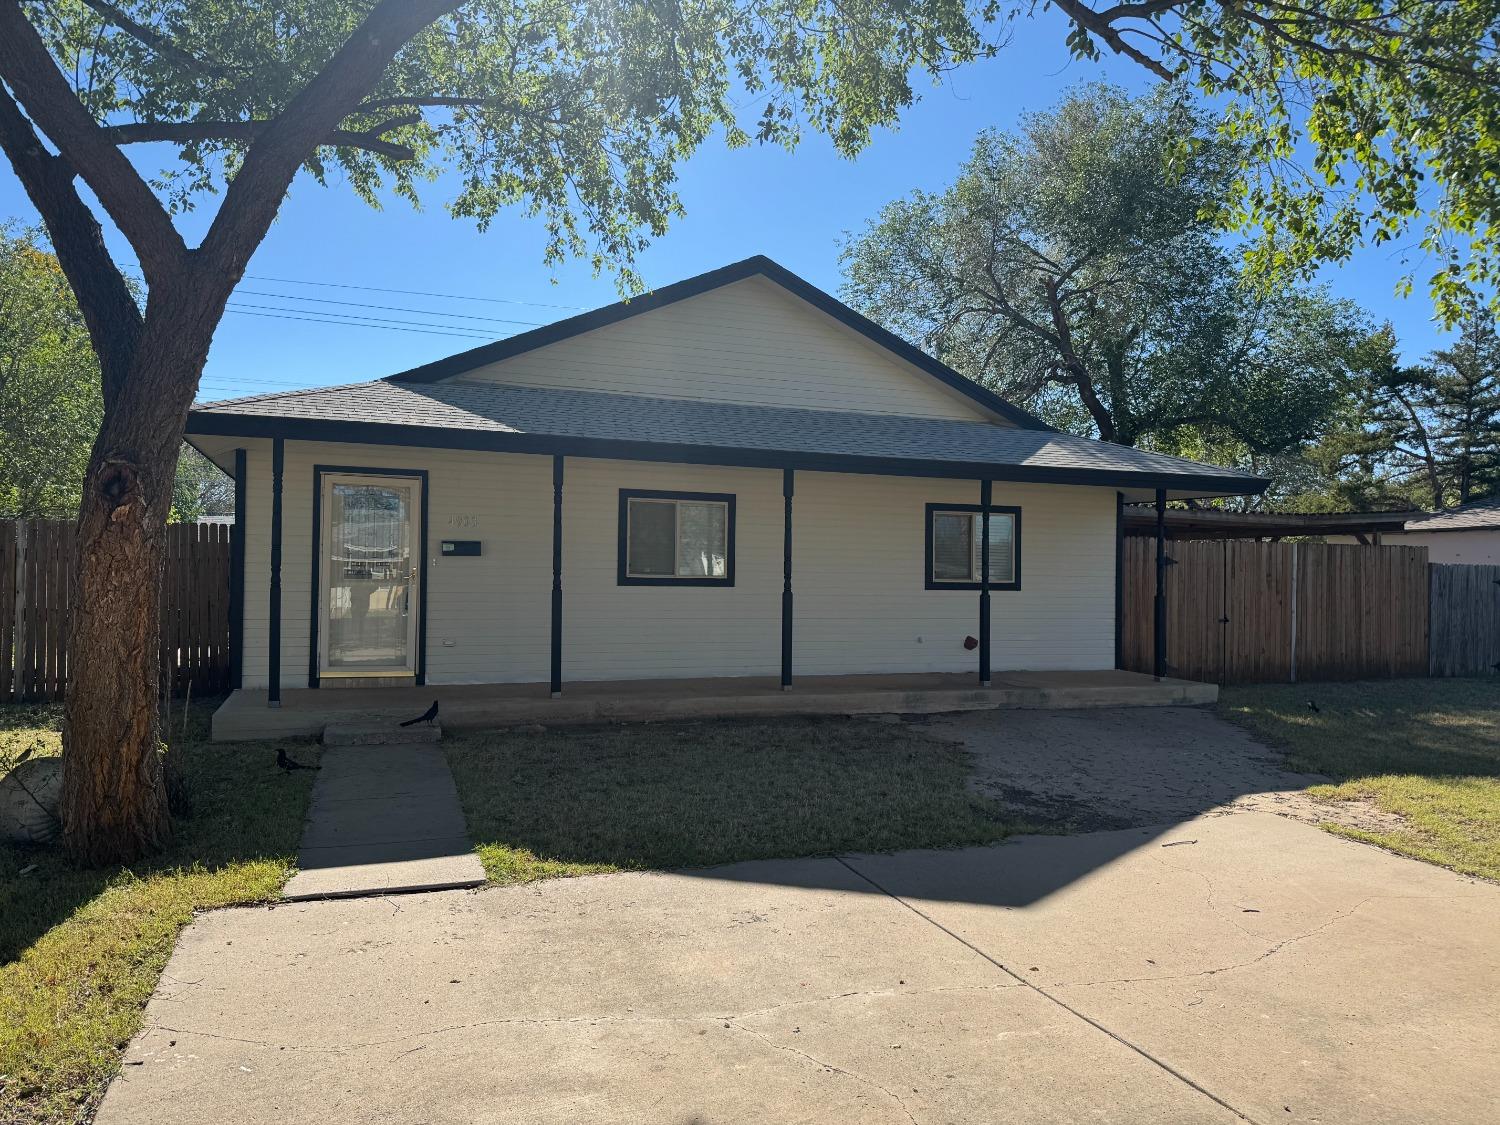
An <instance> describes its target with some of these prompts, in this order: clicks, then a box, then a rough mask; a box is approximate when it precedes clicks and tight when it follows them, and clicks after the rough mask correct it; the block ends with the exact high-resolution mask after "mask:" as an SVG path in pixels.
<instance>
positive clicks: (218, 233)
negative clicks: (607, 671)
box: [196, 0, 463, 296]
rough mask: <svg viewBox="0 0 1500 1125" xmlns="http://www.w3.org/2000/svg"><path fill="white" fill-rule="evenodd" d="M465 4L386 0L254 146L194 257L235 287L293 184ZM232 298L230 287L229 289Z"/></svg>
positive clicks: (458, 0)
mask: <svg viewBox="0 0 1500 1125" xmlns="http://www.w3.org/2000/svg"><path fill="white" fill-rule="evenodd" d="M462 3H463V0H381V2H380V3H379V4H378V5H376V7H375V8H374V9H373V10H372V11H371V12H370V14H369V15H368V16H366V17H365V20H364V22H363V23H362V24H360V26H359V27H358V28H357V29H356V30H355V31H354V33H353V34H352V35H351V36H350V37H349V39H348V40H347V41H346V42H345V43H344V45H343V46H342V47H340V48H339V49H338V51H337V52H336V53H335V54H334V56H333V58H332V59H330V60H329V62H328V65H327V66H325V67H323V69H322V70H321V71H319V72H318V75H317V76H316V77H315V78H313V80H312V81H311V82H309V83H308V84H307V85H306V86H305V87H304V88H303V89H302V91H301V92H300V93H299V94H298V95H297V96H296V97H295V98H293V99H292V100H291V102H290V103H289V104H288V105H287V106H286V108H285V109H284V110H283V111H282V112H281V113H280V114H279V115H278V116H277V118H276V120H275V121H273V122H272V123H271V124H270V126H269V127H268V128H267V129H266V130H265V131H264V132H263V133H262V134H261V135H260V136H259V137H258V138H256V140H255V142H254V143H253V144H252V145H251V146H250V150H249V151H248V152H247V153H246V154H245V160H244V163H243V164H242V165H241V166H240V169H239V172H238V173H237V174H236V175H235V177H234V179H233V181H231V183H230V185H229V188H228V190H227V191H226V192H225V193H224V203H223V205H222V206H221V207H220V208H219V213H218V215H216V216H215V217H214V221H213V225H212V226H211V227H210V228H209V231H208V235H207V237H206V238H204V240H203V245H202V246H201V247H200V248H199V250H198V251H197V252H196V253H197V254H198V255H201V260H202V261H203V262H204V264H205V274H206V276H209V277H215V278H217V280H218V282H219V283H220V284H226V285H227V286H229V287H232V286H233V285H234V284H235V283H236V282H238V280H239V278H240V274H241V273H243V272H244V268H245V264H246V263H247V262H248V261H249V260H250V255H251V254H252V253H254V252H255V248H256V246H258V245H259V244H260V240H261V239H262V238H263V237H265V233H266V231H267V229H269V227H270V225H271V222H272V220H274V219H275V218H276V212H277V211H278V210H279V209H280V207H281V201H282V198H283V197H284V196H285V195H286V192H287V189H288V188H289V187H291V184H292V179H293V177H295V176H296V174H297V171H298V169H300V168H301V167H302V166H303V164H305V163H306V161H307V158H308V157H309V156H310V155H311V154H312V153H313V152H314V151H315V150H316V149H317V148H318V146H319V145H321V144H323V143H325V138H327V137H328V136H329V135H330V134H332V133H333V132H334V130H335V129H337V127H338V124H339V122H341V121H342V120H343V119H344V118H345V117H347V116H349V114H350V113H352V112H353V111H354V110H355V107H357V106H358V105H359V103H360V101H361V99H363V98H364V97H365V96H366V95H367V94H368V93H369V92H370V90H371V88H373V87H374V85H375V84H376V83H377V82H379V81H380V76H381V75H382V74H383V73H384V72H385V68H386V67H387V66H388V65H389V64H390V62H391V60H392V59H393V58H395V56H396V53H397V52H398V51H400V50H401V48H402V47H403V46H405V45H406V43H407V42H408V41H410V40H411V38H412V37H413V36H415V35H417V34H418V33H419V32H421V31H422V29H423V28H425V27H427V26H428V25H429V24H431V23H433V22H434V21H435V20H437V19H439V18H441V17H442V16H444V15H446V14H447V13H448V12H451V11H452V10H453V9H455V8H457V7H459V6H460V5H461V4H462ZM224 292H225V294H226V296H227V294H228V292H229V289H228V288H226V289H225V290H224Z"/></svg>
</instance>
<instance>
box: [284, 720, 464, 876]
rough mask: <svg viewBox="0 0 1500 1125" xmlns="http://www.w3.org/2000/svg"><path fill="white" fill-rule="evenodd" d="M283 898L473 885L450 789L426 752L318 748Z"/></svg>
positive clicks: (436, 757)
mask: <svg viewBox="0 0 1500 1125" xmlns="http://www.w3.org/2000/svg"><path fill="white" fill-rule="evenodd" d="M297 867H298V871H297V874H296V875H294V876H292V878H291V880H290V881H289V882H288V883H287V885H286V894H285V897H286V898H288V899H293V900H298V899H316V898H348V897H354V896H359V895H370V894H390V893H392V892H395V891H419V890H421V891H428V890H443V889H448V888H455V887H477V886H479V885H480V884H482V883H483V882H484V869H483V868H482V867H481V866H480V863H479V857H478V856H476V855H475V854H474V848H473V844H472V843H471V842H470V841H469V836H468V829H467V827H466V825H465V824H464V815H463V810H462V809H461V808H460V807H459V803H458V790H457V789H456V788H455V786H454V784H453V775H452V773H450V772H449V770H448V763H447V760H446V759H445V758H444V757H443V752H442V750H440V749H439V748H438V747H436V746H431V745H416V746H340V747H332V748H329V749H327V750H325V751H324V753H323V759H322V772H321V773H319V775H318V780H317V782H316V783H315V784H314V786H313V793H312V801H311V803H310V804H309V805H308V810H307V823H306V825H305V826H304V828H303V830H302V847H301V850H300V851H299V852H298V853H297Z"/></svg>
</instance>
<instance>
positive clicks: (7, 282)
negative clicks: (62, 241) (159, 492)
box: [0, 225, 234, 520]
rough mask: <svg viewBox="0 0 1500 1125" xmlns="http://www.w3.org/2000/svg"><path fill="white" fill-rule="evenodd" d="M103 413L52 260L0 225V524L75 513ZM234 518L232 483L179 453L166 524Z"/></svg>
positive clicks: (26, 236) (26, 235)
mask: <svg viewBox="0 0 1500 1125" xmlns="http://www.w3.org/2000/svg"><path fill="white" fill-rule="evenodd" d="M103 412H104V404H103V401H102V398H101V396H100V393H99V361H98V360H97V359H96V358H95V357H94V353H93V350H92V349H91V348H90V346H89V336H88V329H87V328H86V327H85V325H84V323H83V315H82V313H80V312H79V310H78V302H77V301H75V300H74V299H73V291H72V290H71V289H69V288H68V282H67V279H66V278H65V277H64V276H63V272H62V267H61V266H59V265H58V262H57V258H56V256H55V255H54V254H53V253H52V252H51V251H50V250H49V249H48V248H47V246H46V245H45V242H44V240H43V239H42V238H41V237H40V236H39V235H38V233H37V232H35V231H29V230H25V229H22V228H20V227H16V226H14V225H13V226H10V227H0V449H3V450H4V451H5V456H4V457H3V458H0V518H7V519H8V518H15V517H20V518H25V519H65V518H67V519H70V518H72V517H73V516H76V515H77V514H78V500H79V497H81V496H82V495H83V475H84V470H85V469H86V468H87V467H88V460H89V448H90V447H91V446H92V445H93V443H94V437H95V435H96V434H98V432H99V420H100V417H101V416H102V414H103ZM233 512H234V488H233V481H231V480H230V479H229V477H227V476H225V475H224V473H223V471H222V470H220V469H219V467H218V466H216V465H215V464H214V463H213V462H212V461H210V460H208V458H206V457H204V456H203V455H202V454H200V453H198V452H197V450H195V449H193V448H191V447H190V446H184V448H183V451H182V456H181V457H180V458H179V459H178V462H177V475H176V479H175V482H174V484H173V500H172V513H173V514H172V518H173V519H175V520H194V519H197V518H198V517H199V516H210V515H231V514H233Z"/></svg>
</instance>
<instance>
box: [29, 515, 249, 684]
mask: <svg viewBox="0 0 1500 1125" xmlns="http://www.w3.org/2000/svg"><path fill="white" fill-rule="evenodd" d="M229 533H230V529H229V527H228V526H226V525H223V524H193V523H184V524H171V525H170V526H168V528H167V559H166V566H165V569H164V573H163V575H162V597H161V633H160V638H161V667H162V678H163V681H164V683H163V687H164V688H168V689H170V690H171V692H172V693H173V694H180V693H182V692H185V691H186V690H187V689H188V686H189V685H191V686H192V690H193V693H194V694H199V693H213V692H219V691H224V690H225V689H226V688H227V687H228V686H229ZM74 553H75V544H74V533H73V523H72V521H71V520H0V703H12V702H46V701H50V700H59V699H61V698H62V697H63V691H64V689H65V687H66V685H67V682H68V661H69V660H70V659H72V658H73V657H71V656H70V654H69V653H68V651H67V648H68V630H67V622H68V607H69V605H70V604H71V593H72V592H71V589H70V587H71V584H72V575H73V560H74Z"/></svg>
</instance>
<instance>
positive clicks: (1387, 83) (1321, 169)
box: [1030, 0, 1500, 326]
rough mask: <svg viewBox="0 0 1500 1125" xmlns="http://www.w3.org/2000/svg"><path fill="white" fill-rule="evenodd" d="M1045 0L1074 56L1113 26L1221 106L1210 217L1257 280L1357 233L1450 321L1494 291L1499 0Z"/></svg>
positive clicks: (1499, 199)
mask: <svg viewBox="0 0 1500 1125" xmlns="http://www.w3.org/2000/svg"><path fill="white" fill-rule="evenodd" d="M1049 2H1050V3H1056V4H1057V6H1058V7H1059V8H1061V9H1062V10H1063V12H1064V13H1065V14H1066V15H1068V16H1069V18H1070V20H1071V24H1070V26H1071V29H1072V30H1071V34H1070V35H1069V39H1068V44H1069V47H1070V49H1071V50H1072V52H1073V54H1074V55H1075V56H1077V57H1079V58H1095V57H1097V55H1098V50H1099V48H1098V43H1099V42H1100V41H1101V36H1103V35H1105V34H1110V35H1114V36H1116V37H1117V39H1116V40H1115V41H1113V42H1110V46H1111V48H1112V49H1114V50H1116V51H1121V52H1123V53H1126V54H1129V55H1130V56H1131V57H1133V58H1135V59H1136V60H1137V61H1139V62H1142V63H1143V64H1144V65H1147V66H1151V67H1152V68H1153V69H1155V68H1157V67H1162V66H1164V67H1166V68H1167V69H1168V70H1171V71H1173V72H1176V73H1177V74H1179V76H1180V78H1179V81H1181V82H1183V83H1184V84H1185V85H1190V86H1192V87H1194V88H1196V89H1197V90H1198V91H1199V93H1200V94H1201V95H1202V96H1203V97H1204V98H1205V100H1206V101H1207V102H1208V103H1209V104H1211V105H1214V106H1216V107H1220V108H1221V110H1222V116H1221V117H1220V119H1219V124H1218V128H1219V132H1220V135H1221V136H1222V137H1223V138H1224V139H1226V140H1227V141H1229V142H1231V143H1232V144H1234V145H1235V146H1236V147H1237V148H1238V150H1239V151H1240V153H1241V159H1240V166H1239V172H1238V174H1237V175H1236V176H1235V177H1234V179H1233V181H1232V182H1231V184H1230V185H1229V190H1228V192H1227V198H1228V200H1229V203H1228V205H1227V206H1226V207H1225V209H1224V210H1223V212H1222V218H1223V220H1224V221H1225V222H1226V223H1227V225H1228V226H1229V227H1230V229H1233V230H1237V231H1240V232H1243V233H1246V234H1249V235H1253V241H1252V242H1251V243H1250V245H1249V246H1248V248H1247V259H1246V260H1247V262H1248V265H1249V267H1250V271H1251V275H1252V277H1253V278H1254V279H1255V280H1256V281H1257V282H1258V283H1259V284H1261V285H1263V286H1265V287H1267V288H1271V287H1274V286H1276V285H1278V284H1280V282H1281V279H1283V278H1285V277H1286V276H1288V275H1289V274H1298V273H1303V274H1305V273H1306V272H1308V271H1310V270H1311V269H1313V268H1314V267H1316V266H1317V265H1319V264H1322V263H1325V262H1342V261H1347V260H1348V258H1349V256H1350V255H1351V253H1352V252H1353V251H1354V250H1355V249H1356V248H1358V247H1359V246H1361V245H1364V244H1370V243H1373V244H1377V245H1380V244H1388V245H1394V246H1396V247H1398V248H1399V253H1400V256H1401V260H1402V261H1403V262H1404V263H1405V264H1406V265H1407V267H1408V270H1409V272H1408V273H1407V275H1406V278H1405V280H1404V281H1403V283H1402V286H1401V288H1402V289H1403V290H1404V291H1410V290H1411V289H1413V288H1414V287H1415V283H1416V279H1417V275H1418V274H1419V273H1421V272H1425V271H1429V270H1430V271H1431V272H1430V274H1429V275H1428V276H1427V278H1426V282H1427V286H1428V290H1429V293H1430V295H1431V297H1432V299H1433V301H1434V303H1435V306H1436V308H1437V311H1438V314H1439V315H1440V316H1441V317H1442V318H1443V320H1444V321H1445V322H1446V323H1447V324H1449V325H1450V326H1451V325H1453V324H1455V323H1457V322H1458V321H1459V320H1460V319H1461V318H1462V316H1463V312H1464V308H1465V305H1466V303H1468V302H1469V301H1470V300H1472V299H1473V298H1474V297H1475V296H1476V295H1478V296H1480V297H1485V296H1488V297H1490V298H1491V299H1492V301H1493V300H1500V298H1496V297H1495V292H1496V288H1497V285H1500V0H1320V2H1319V3H1317V4H1306V3H1303V2H1302V0H1161V2H1155V3H1153V2H1147V3H1137V4H1117V5H1112V6H1108V7H1102V6H1101V7H1100V8H1099V9H1098V10H1095V9H1094V8H1093V7H1090V6H1088V5H1086V4H1084V3H1082V2H1081V0H1049ZM1037 7H1038V4H1036V3H1035V2H1033V4H1032V5H1031V9H1030V10H1032V11H1035V10H1036V9H1037ZM1497 307H1500V305H1497Z"/></svg>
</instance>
